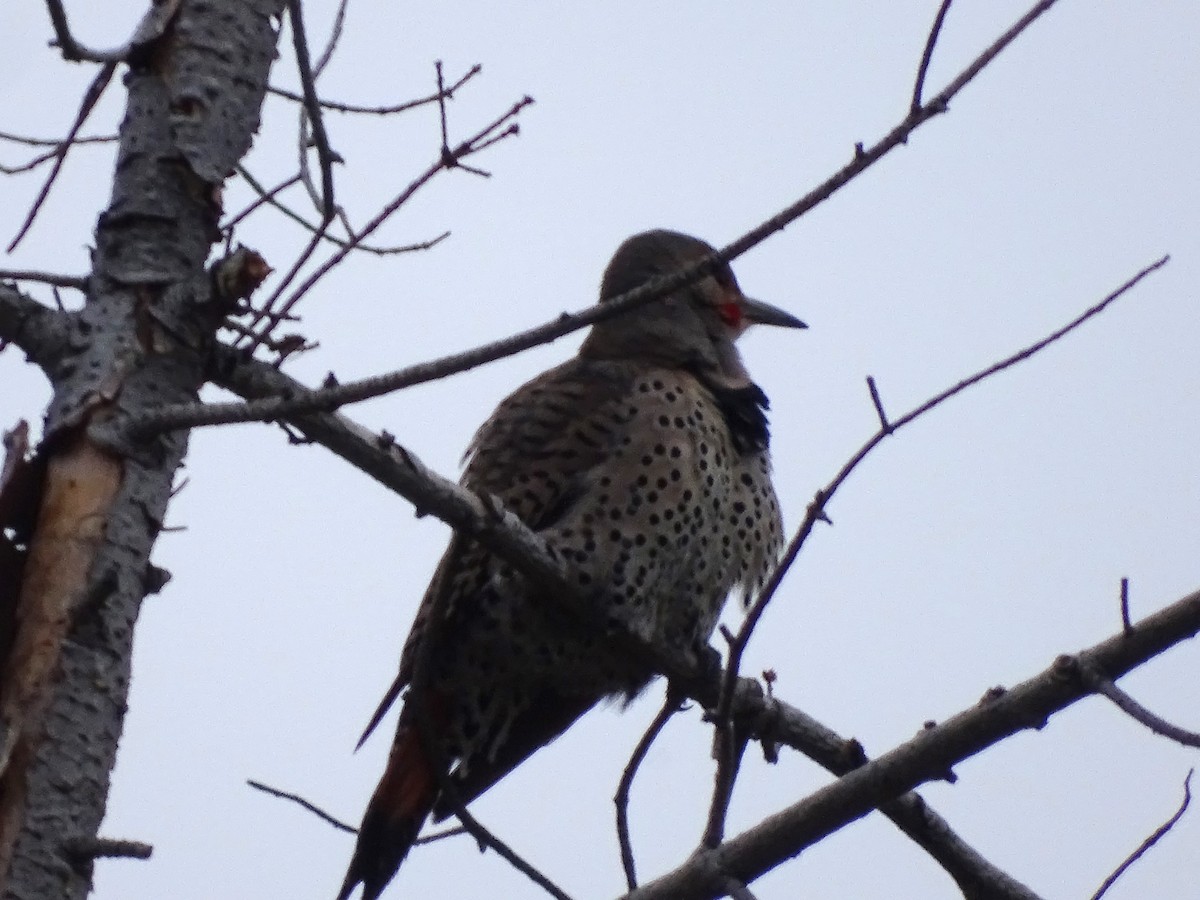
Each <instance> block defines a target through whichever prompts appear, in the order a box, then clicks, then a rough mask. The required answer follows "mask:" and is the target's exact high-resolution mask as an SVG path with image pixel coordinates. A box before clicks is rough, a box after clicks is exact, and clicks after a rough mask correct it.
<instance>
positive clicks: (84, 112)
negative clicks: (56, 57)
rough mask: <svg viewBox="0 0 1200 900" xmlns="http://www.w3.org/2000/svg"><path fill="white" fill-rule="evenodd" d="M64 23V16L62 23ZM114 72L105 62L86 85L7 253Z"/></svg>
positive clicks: (55, 2) (26, 228)
mask: <svg viewBox="0 0 1200 900" xmlns="http://www.w3.org/2000/svg"><path fill="white" fill-rule="evenodd" d="M47 2H48V3H49V4H50V9H51V14H52V15H53V10H54V9H55V7H57V8H58V9H59V11H60V12H61V11H62V7H61V6H60V5H59V0H47ZM65 21H66V20H65V14H64V23H65ZM64 53H65V50H64ZM116 70H117V64H116V63H115V62H106V63H105V64H104V65H103V66H101V67H100V71H99V72H97V73H96V77H95V78H93V79H92V83H91V84H89V85H88V87H87V90H86V91H84V94H83V100H82V102H81V103H80V104H79V112H77V113H76V114H75V122H74V123H73V124H72V125H71V130H70V131H68V132H67V136H66V137H65V138H63V140H62V143H61V144H59V145H58V150H56V151H55V159H54V166H53V167H52V168H51V169H50V175H49V176H48V177H47V178H46V183H45V184H43V185H42V189H41V191H39V192H38V195H37V199H35V200H34V201H33V206H32V207H30V209H29V214H28V215H27V216H26V217H25V221H24V223H23V224H22V225H21V228H20V230H18V231H17V236H16V237H14V238H13V239H12V243H10V244H9V245H8V252H9V253H12V252H13V250H15V249H16V248H17V245H18V244H20V243H21V239H22V238H24V237H25V235H26V234H27V233H28V231H29V229H30V228H31V227H32V226H33V220H34V219H36V218H37V214H38V210H40V209H41V208H42V204H43V203H44V202H45V201H46V197H47V196H49V194H50V188H52V187H53V186H54V182H55V179H57V178H58V173H59V171H60V170H61V169H62V165H63V162H64V161H65V160H66V158H67V152H68V151H69V150H70V149H71V147H72V146H73V145H74V143H75V136H76V135H78V134H79V130H80V129H81V128H83V123H84V122H86V121H87V117H88V116H89V115H91V113H92V110H93V109H95V108H96V104H97V103H98V102H99V100H100V97H101V96H102V95H103V94H104V89H105V88H106V87H108V83H109V81H111V80H112V76H113V73H114V72H116Z"/></svg>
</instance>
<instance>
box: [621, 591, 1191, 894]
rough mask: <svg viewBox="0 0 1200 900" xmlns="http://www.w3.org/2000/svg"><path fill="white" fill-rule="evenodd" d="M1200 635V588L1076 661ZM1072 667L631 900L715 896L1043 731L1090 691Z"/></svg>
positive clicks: (917, 743)
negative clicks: (728, 877)
mask: <svg viewBox="0 0 1200 900" xmlns="http://www.w3.org/2000/svg"><path fill="white" fill-rule="evenodd" d="M1198 632H1200V591H1196V592H1193V593H1192V594H1190V595H1188V596H1186V597H1184V598H1182V599H1180V600H1178V601H1176V602H1174V603H1172V604H1170V605H1168V606H1167V607H1164V608H1163V609H1161V610H1159V611H1158V612H1156V613H1154V614H1153V615H1151V616H1147V617H1146V618H1145V619H1142V620H1141V621H1139V622H1138V623H1137V628H1136V629H1135V630H1134V632H1133V634H1132V635H1126V634H1124V633H1123V632H1120V631H1118V632H1117V633H1116V634H1115V635H1112V636H1110V637H1108V638H1107V639H1106V640H1104V641H1102V642H1101V643H1099V644H1096V645H1094V646H1092V647H1089V648H1087V649H1086V650H1083V651H1080V652H1079V653H1078V654H1076V657H1077V658H1079V659H1082V660H1084V661H1085V662H1088V663H1091V664H1094V665H1096V666H1097V667H1099V668H1100V669H1101V670H1102V671H1105V672H1111V673H1113V674H1114V675H1117V676H1120V675H1124V674H1126V673H1128V672H1130V671H1132V670H1133V669H1134V668H1136V667H1138V666H1140V665H1143V664H1145V663H1146V662H1148V661H1150V660H1152V659H1154V658H1156V657H1158V656H1159V655H1160V654H1162V653H1164V652H1166V651H1167V650H1168V649H1169V648H1170V647H1173V646H1175V645H1177V644H1179V643H1180V642H1182V641H1185V640H1189V639H1191V638H1192V637H1194V636H1195V635H1196V634H1197V633H1198ZM1070 669H1071V664H1070V661H1069V660H1068V661H1067V662H1065V663H1064V661H1063V660H1061V659H1060V660H1058V661H1056V662H1055V663H1053V664H1052V665H1051V666H1050V667H1048V668H1047V669H1045V670H1043V671H1042V672H1040V673H1039V674H1037V675H1035V676H1033V677H1032V678H1029V679H1027V680H1025V681H1023V682H1021V683H1020V684H1017V685H1015V686H1013V687H1012V688H1010V689H1009V690H1007V691H1004V692H1002V693H1000V694H999V695H998V696H995V697H992V698H990V699H989V700H988V701H986V702H984V703H977V704H974V705H972V706H970V707H968V708H966V709H964V710H963V711H962V712H960V713H957V714H955V715H953V716H951V717H950V718H948V719H946V720H945V721H943V722H941V723H939V724H937V725H935V726H933V727H932V728H928V729H922V730H921V731H920V732H919V733H918V734H917V735H916V736H915V737H913V738H912V739H911V740H908V741H906V742H904V743H903V744H900V745H899V746H897V747H895V748H893V749H892V750H889V751H888V752H887V753H884V754H883V755H881V756H879V757H876V758H875V759H874V760H872V761H871V762H868V763H866V764H864V765H862V766H860V767H858V768H857V769H855V770H854V771H852V772H850V773H848V774H846V775H844V776H842V777H841V778H838V779H836V780H835V781H833V782H832V783H830V784H827V785H825V786H824V787H821V788H819V789H818V790H816V791H814V792H813V793H812V794H810V795H809V796H807V797H805V798H804V799H802V800H800V801H798V802H796V803H794V804H792V805H791V806H789V807H787V808H785V809H782V810H780V811H779V812H777V813H775V814H773V815H771V816H769V817H768V818H766V819H764V820H763V821H762V822H760V823H758V824H756V825H754V826H752V827H750V828H749V829H747V830H746V831H745V832H743V833H742V834H740V835H738V836H736V837H734V838H731V839H729V840H727V841H725V842H724V843H723V844H722V845H721V847H720V848H718V849H717V850H702V851H700V852H697V853H694V854H693V855H692V856H691V857H690V858H689V859H688V860H687V861H686V862H684V863H683V864H682V865H680V866H679V867H678V868H677V869H675V870H674V871H673V872H669V873H667V874H665V875H663V876H662V877H660V878H658V879H656V880H655V881H653V882H650V883H648V884H644V885H642V886H641V887H640V888H638V889H637V890H636V891H631V892H629V894H627V895H626V897H627V900H674V898H678V897H680V896H683V894H682V888H683V886H684V885H689V886H692V887H699V890H690V891H689V892H688V894H687V896H692V897H718V896H720V895H719V894H718V893H716V892H715V891H713V890H712V888H711V887H710V885H712V884H713V881H712V877H711V876H712V874H713V873H714V867H719V868H717V869H716V871H720V872H735V873H736V874H737V876H738V877H739V878H741V879H742V880H743V881H744V882H745V883H750V882H751V881H753V880H754V879H755V878H758V877H760V876H761V875H763V874H764V873H765V872H767V871H770V870H771V869H773V868H774V867H776V866H778V865H779V864H780V863H782V862H784V861H785V860H787V859H790V858H792V857H794V856H796V855H797V854H798V853H801V852H803V851H804V849H805V848H806V847H810V846H813V845H814V844H816V843H818V842H819V841H821V840H823V839H824V838H825V837H827V836H828V835H830V834H833V833H834V832H836V831H838V830H840V829H842V828H844V827H845V826H846V825H847V824H849V823H850V822H853V821H856V820H858V819H861V818H862V817H864V816H866V815H868V814H869V813H870V812H871V811H873V810H875V809H878V808H880V807H881V806H882V805H883V804H884V803H885V801H889V800H891V799H892V798H895V797H897V796H899V795H901V794H903V793H905V792H908V791H911V790H913V789H914V788H916V787H917V786H919V785H920V784H923V783H925V782H927V781H932V780H936V779H939V778H941V777H942V775H943V774H944V773H945V771H946V770H947V769H948V768H951V767H953V766H954V765H956V764H958V763H960V762H962V761H964V760H966V759H969V758H971V757H974V756H977V755H978V754H979V753H981V752H982V751H984V750H985V749H987V748H988V747H992V746H995V745H996V744H998V743H1000V742H1001V741H1004V740H1006V739H1007V738H1009V737H1011V736H1012V735H1015V734H1018V733H1020V732H1023V731H1025V730H1027V729H1036V728H1040V727H1042V726H1043V725H1044V724H1045V722H1046V721H1047V720H1048V719H1049V718H1050V717H1051V716H1053V715H1055V714H1056V713H1058V712H1060V711H1062V710H1064V709H1067V708H1068V707H1070V706H1072V705H1074V704H1075V703H1077V702H1078V701H1079V700H1081V699H1082V698H1083V697H1085V696H1087V695H1088V694H1089V691H1088V690H1087V688H1086V686H1084V685H1083V683H1082V682H1081V681H1080V680H1079V679H1078V678H1074V677H1071V673H1070ZM706 876H707V877H706ZM983 896H987V895H983ZM991 896H995V894H994V893H993V894H992V895H991ZM1004 896H1007V894H1005V895H1004Z"/></svg>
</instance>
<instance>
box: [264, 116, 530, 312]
mask: <svg viewBox="0 0 1200 900" xmlns="http://www.w3.org/2000/svg"><path fill="white" fill-rule="evenodd" d="M531 103H533V100H532V98H530V97H524V98H522V99H521V100H519V101H518V102H516V103H515V104H513V105H512V106H511V107H510V108H509V109H508V110H507V111H506V112H505V113H504V114H503V115H501V116H500V117H499V118H497V119H496V120H495V121H493V122H491V123H490V124H488V125H487V126H486V127H484V128H483V129H481V130H480V131H478V132H477V133H476V134H475V135H473V136H472V137H470V138H468V139H467V140H466V141H464V142H463V143H462V144H460V145H459V146H458V147H456V148H454V149H453V150H452V151H451V156H452V158H453V159H455V160H459V159H462V158H463V157H466V156H469V155H471V154H472V153H475V152H476V149H475V147H476V144H478V143H479V142H480V141H484V140H487V139H488V138H490V137H491V136H492V135H493V134H494V133H495V132H496V131H497V130H499V129H501V128H502V127H503V126H504V125H505V124H507V122H508V121H509V120H510V119H512V118H513V117H514V116H516V115H518V114H519V113H520V112H521V110H523V109H524V108H525V107H526V106H529V105H530V104H531ZM445 168H447V164H446V161H445V159H444V158H443V157H442V155H441V154H440V153H439V156H438V159H437V161H436V162H434V163H432V164H431V165H430V166H429V167H428V168H427V169H426V170H425V171H424V172H422V173H421V174H420V175H419V176H417V178H416V179H414V180H413V181H412V182H411V183H410V184H409V185H408V187H407V188H405V189H404V190H403V191H401V192H400V194H399V195H398V196H396V197H395V198H394V199H393V200H392V201H391V202H390V203H388V204H387V206H385V207H384V208H383V209H382V210H381V211H380V212H379V213H378V214H377V215H376V216H375V218H373V219H372V220H371V221H370V222H368V223H367V224H366V225H365V226H364V227H363V228H361V229H360V230H359V231H358V232H356V233H355V235H354V236H353V237H352V238H351V239H350V240H349V241H347V242H346V245H345V246H343V247H341V248H340V249H339V250H338V251H337V252H336V253H334V254H333V255H332V256H330V257H329V259H327V260H326V261H325V262H324V263H322V264H321V265H320V266H318V267H317V269H316V270H315V271H314V272H312V274H310V275H309V276H308V278H306V279H305V280H304V281H303V282H302V283H301V284H300V286H299V287H297V288H296V289H295V290H294V291H293V292H292V294H291V296H290V297H288V299H287V301H286V302H285V303H284V304H283V305H282V307H281V308H280V310H279V311H278V312H275V311H274V306H275V303H276V301H277V299H278V297H280V296H281V295H282V290H283V289H282V287H281V288H278V289H276V291H275V293H274V294H273V295H272V297H271V300H270V301H269V302H268V304H267V307H266V308H265V309H264V310H263V311H262V312H260V313H259V315H258V316H257V317H256V318H255V320H254V321H253V322H251V323H250V325H251V326H253V325H254V324H255V323H256V322H258V321H260V320H261V319H262V318H270V319H272V321H274V317H275V316H279V315H286V314H287V313H289V312H291V310H292V309H293V308H294V307H295V305H296V304H297V303H299V302H300V300H301V299H302V298H303V297H304V295H305V294H307V293H308V291H310V290H311V289H312V288H313V286H314V285H315V284H316V283H317V282H318V281H320V280H321V279H322V278H324V277H325V275H327V274H328V273H329V271H330V270H331V269H332V268H334V266H336V265H337V264H338V263H340V262H341V261H342V260H343V259H345V258H346V256H348V255H349V254H350V253H351V252H352V251H353V250H354V249H356V248H357V247H358V245H359V244H361V243H362V242H363V241H364V240H365V239H366V238H367V237H369V236H370V235H371V234H373V233H374V232H375V230H376V229H378V228H379V227H380V226H381V225H382V224H383V223H384V222H386V221H387V220H388V219H389V218H391V216H392V214H393V213H395V212H396V211H397V210H398V209H400V207H401V206H403V205H404V204H405V203H407V202H408V200H409V199H410V198H411V197H412V196H413V194H415V193H416V192H417V191H418V190H420V189H421V188H422V187H424V186H425V185H426V184H428V183H429V182H430V181H431V180H432V179H433V177H434V176H435V175H437V173H438V172H440V171H442V170H443V169H445ZM269 327H271V326H268V328H269Z"/></svg>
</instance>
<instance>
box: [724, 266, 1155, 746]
mask: <svg viewBox="0 0 1200 900" xmlns="http://www.w3.org/2000/svg"><path fill="white" fill-rule="evenodd" d="M1169 259H1170V257H1169V256H1163V257H1162V258H1161V259H1159V260H1157V261H1156V262H1153V263H1151V264H1150V265H1148V266H1146V267H1145V268H1144V269H1142V270H1141V271H1140V272H1138V273H1137V274H1136V275H1135V276H1133V277H1132V278H1130V279H1129V280H1128V281H1126V282H1125V283H1124V284H1123V285H1121V286H1120V287H1119V288H1117V289H1116V290H1115V291H1113V292H1112V293H1110V294H1109V295H1108V296H1107V297H1105V298H1104V299H1103V300H1101V301H1100V302H1099V303H1096V304H1095V305H1093V306H1091V307H1089V308H1088V309H1086V310H1085V311H1084V312H1082V313H1081V314H1079V315H1078V316H1076V317H1075V318H1074V319H1072V320H1071V321H1070V322H1068V323H1067V324H1066V325H1064V326H1062V327H1061V328H1059V329H1057V330H1056V331H1054V332H1052V333H1050V334H1049V335H1047V336H1046V337H1044V338H1042V339H1041V340H1038V341H1035V342H1034V343H1032V344H1030V345H1029V346H1028V347H1025V348H1023V349H1021V350H1018V351H1017V352H1016V353H1013V354H1011V355H1010V356H1007V357H1005V358H1004V359H1002V360H1000V361H999V362H996V363H993V364H992V365H990V366H987V367H986V368H984V369H981V370H980V371H978V372H976V373H975V374H974V375H971V376H970V377H968V378H965V379H963V380H962V381H960V382H958V383H957V384H955V385H954V386H953V387H950V388H947V389H946V390H944V391H942V392H941V393H939V394H936V395H935V396H933V397H931V398H930V399H928V400H926V401H925V402H924V403H922V404H921V405H920V406H918V407H916V408H915V409H912V410H910V411H909V412H907V413H905V414H904V415H903V416H901V417H900V418H899V419H897V420H895V421H894V422H892V423H891V426H890V428H888V429H883V428H881V429H880V430H878V431H876V432H875V434H874V435H873V436H872V437H871V438H870V439H869V440H868V441H867V442H866V443H865V444H863V445H862V446H861V447H860V448H859V449H858V451H857V452H856V453H855V454H854V455H853V456H852V457H851V458H850V459H849V461H848V462H846V464H845V465H843V466H842V468H841V469H840V470H839V471H838V473H837V474H836V475H835V476H834V478H833V480H831V481H830V482H829V483H828V484H826V485H825V486H824V487H823V488H821V489H820V490H818V491H817V493H816V495H815V496H814V497H813V500H812V501H811V502H810V503H809V505H808V509H807V511H806V513H805V516H804V521H803V522H801V524H800V527H799V528H798V529H797V530H796V533H795V535H794V536H793V537H792V539H791V541H790V542H789V543H788V546H787V548H786V549H785V550H784V553H783V556H782V558H781V559H780V560H779V562H778V563H777V564H776V566H775V569H774V571H772V573H771V577H770V578H769V579H768V580H767V583H766V585H765V586H764V587H763V589H762V591H761V592H760V593H759V595H758V597H757V598H756V599H755V601H754V603H753V604H752V605H751V607H750V609H749V610H748V612H747V614H746V617H745V619H744V620H743V622H742V626H741V628H740V629H739V630H738V633H737V638H736V640H735V641H734V642H733V643H732V644H731V645H730V648H729V656H728V659H727V661H726V666H725V676H724V680H723V684H722V689H721V700H720V703H719V705H718V707H717V711H716V714H715V716H714V721H715V722H716V724H717V726H718V727H722V723H723V722H728V719H729V710H730V704H731V703H732V701H733V691H734V687H735V686H736V684H737V679H738V672H739V670H740V667H741V661H742V656H743V654H744V653H745V650H746V646H747V644H748V643H749V642H750V637H751V635H753V633H754V630H755V628H756V627H757V626H758V623H759V621H760V620H761V619H762V615H763V613H764V612H765V611H766V608H767V605H768V604H769V603H770V602H771V599H772V598H773V597H774V596H775V592H776V591H777V590H778V589H779V585H780V584H781V583H782V581H783V577H784V576H785V575H786V574H787V571H788V569H790V568H791V566H792V564H793V563H794V562H795V561H796V557H797V556H798V555H799V553H800V550H801V548H802V547H803V546H804V543H805V541H807V540H808V537H809V535H810V534H811V533H812V531H813V529H814V528H815V527H816V524H817V522H819V521H821V519H822V517H824V515H825V506H826V504H827V503H828V502H829V500H830V499H831V498H832V497H833V495H834V494H835V493H836V492H837V490H838V488H840V487H841V486H842V484H843V483H845V481H846V479H847V478H849V476H850V474H851V473H852V472H853V471H854V470H855V469H856V468H857V467H858V465H859V464H860V463H861V462H862V461H863V460H864V459H865V458H866V457H867V455H868V454H869V453H870V452H871V451H872V450H874V449H875V447H877V446H878V445H879V444H880V443H881V442H882V441H883V440H884V439H885V438H887V437H888V436H889V435H890V434H893V433H895V432H896V431H899V430H900V429H901V428H903V427H904V426H905V425H908V424H909V423H911V422H913V421H914V420H916V419H918V418H920V417H921V416H923V415H924V414H925V413H927V412H929V411H930V410H932V409H933V408H934V407H936V406H939V405H941V404H942V403H944V402H945V401H947V400H949V399H950V398H951V397H954V396H955V395H957V394H960V393H962V392H963V391H965V390H966V389H967V388H969V387H972V386H974V385H976V384H978V383H979V382H981V381H984V380H985V379H987V378H990V377H991V376H992V375H995V374H996V373H998V372H1001V371H1003V370H1005V369H1007V368H1010V367H1011V366H1014V365H1016V364H1017V363H1019V362H1022V361H1023V360H1026V359H1028V358H1029V357H1031V356H1033V355H1034V354H1036V353H1038V352H1039V351H1041V350H1044V349H1045V348H1046V347H1048V346H1050V345H1051V344H1053V343H1055V342H1056V341H1058V340H1060V339H1061V338H1063V337H1065V336H1066V335H1068V334H1070V333H1071V332H1072V331H1074V330H1075V329H1076V328H1078V327H1079V326H1081V325H1083V324H1084V323H1085V322H1087V321H1088V320H1089V319H1092V318H1094V317H1095V316H1098V315H1099V314H1100V313H1102V312H1103V311H1104V310H1105V309H1107V308H1108V307H1109V305H1110V304H1112V303H1114V302H1115V301H1116V300H1118V299H1119V298H1120V297H1122V296H1124V295H1125V294H1126V293H1127V292H1128V291H1130V290H1131V289H1132V288H1133V287H1134V286H1135V285H1137V284H1138V283H1139V282H1140V281H1141V280H1142V279H1143V278H1145V277H1147V276H1148V275H1150V274H1151V273H1152V272H1155V271H1157V270H1158V269H1160V268H1162V267H1163V266H1165V265H1166V264H1167V262H1168V260H1169ZM718 764H720V762H719V763H718Z"/></svg>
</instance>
